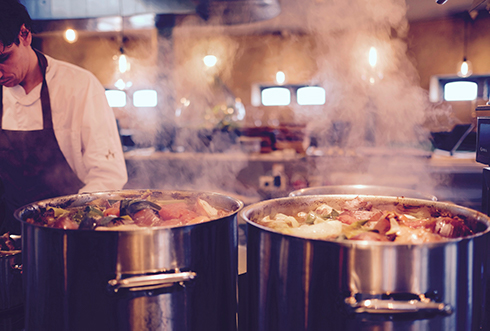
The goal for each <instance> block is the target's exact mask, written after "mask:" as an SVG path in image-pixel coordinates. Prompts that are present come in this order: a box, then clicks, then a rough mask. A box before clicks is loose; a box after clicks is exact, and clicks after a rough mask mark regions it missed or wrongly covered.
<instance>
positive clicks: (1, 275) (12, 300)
mask: <svg viewBox="0 0 490 331" xmlns="http://www.w3.org/2000/svg"><path fill="white" fill-rule="evenodd" d="M10 237H11V239H12V240H13V243H14V246H15V247H16V248H18V250H16V251H12V253H8V254H3V255H1V256H0V313H6V312H8V311H10V310H12V309H16V308H18V307H21V306H22V305H23V303H24V298H23V287H22V266H21V264H22V254H21V252H20V248H21V247H20V245H21V241H20V236H16V235H11V236H10Z"/></svg>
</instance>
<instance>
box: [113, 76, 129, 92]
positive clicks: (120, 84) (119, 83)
mask: <svg viewBox="0 0 490 331" xmlns="http://www.w3.org/2000/svg"><path fill="white" fill-rule="evenodd" d="M114 86H115V87H117V88H118V89H120V90H124V88H125V87H126V83H125V82H124V81H123V80H122V79H121V78H119V79H118V80H117V81H116V82H115V83H114Z"/></svg>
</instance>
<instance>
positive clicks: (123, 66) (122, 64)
mask: <svg viewBox="0 0 490 331" xmlns="http://www.w3.org/2000/svg"><path fill="white" fill-rule="evenodd" d="M118 65H119V72H120V73H125V72H126V71H129V68H130V67H129V62H128V58H127V57H126V55H124V54H121V55H119V59H118Z"/></svg>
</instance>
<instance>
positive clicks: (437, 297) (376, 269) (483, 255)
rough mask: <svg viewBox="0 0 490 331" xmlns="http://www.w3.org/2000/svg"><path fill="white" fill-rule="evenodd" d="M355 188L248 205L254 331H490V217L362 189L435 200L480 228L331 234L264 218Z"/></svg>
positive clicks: (335, 200)
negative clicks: (288, 228) (420, 240)
mask: <svg viewBox="0 0 490 331" xmlns="http://www.w3.org/2000/svg"><path fill="white" fill-rule="evenodd" d="M356 196H357V195H316V196H315V195H314V196H297V197H288V198H280V199H274V200H268V201H262V202H259V203H256V204H253V205H250V206H247V207H245V208H244V209H243V210H242V211H241V212H240V213H239V217H240V218H241V219H243V220H244V221H245V222H247V232H248V233H247V277H248V301H249V304H248V313H247V316H244V317H243V318H245V319H247V323H248V325H249V329H250V330H257V331H265V330H282V331H285V330H294V331H299V330H431V331H434V330H481V329H483V330H488V329H489V328H490V326H489V325H490V324H489V320H488V319H489V316H490V307H489V295H490V291H489V290H490V273H489V270H488V269H489V266H490V261H489V255H490V240H489V236H490V219H489V217H488V216H486V215H484V214H482V213H479V212H477V211H474V210H471V209H467V208H464V207H460V206H456V205H453V204H447V203H443V202H437V201H430V200H422V199H410V198H397V197H373V196H362V195H361V196H359V197H360V198H362V199H369V200H371V201H378V202H401V203H404V204H409V205H414V206H415V205H417V206H423V205H425V206H435V207H437V208H439V209H441V210H446V211H450V212H452V213H454V214H457V215H464V216H465V217H467V218H468V219H469V220H470V221H475V222H477V224H478V227H479V228H480V230H481V231H480V232H478V233H477V234H475V235H473V236H471V237H466V238H459V239H451V240H448V241H444V242H435V243H426V244H417V245H407V244H397V243H394V242H388V243H386V242H367V241H347V240H344V241H324V240H313V239H304V238H299V237H294V236H290V235H285V234H281V233H278V232H275V231H273V230H271V229H269V228H266V227H263V226H261V225H258V224H256V223H255V222H254V220H256V219H259V218H262V217H264V216H266V215H269V214H273V213H277V212H284V213H290V212H294V211H296V212H297V211H299V209H300V208H308V207H309V208H315V205H319V204H320V203H329V204H330V205H334V206H335V205H338V204H339V203H341V202H342V201H345V200H346V199H353V198H355V197H356Z"/></svg>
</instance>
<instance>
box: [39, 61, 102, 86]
mask: <svg viewBox="0 0 490 331" xmlns="http://www.w3.org/2000/svg"><path fill="white" fill-rule="evenodd" d="M46 58H47V59H48V68H47V71H46V75H47V76H48V79H49V78H50V77H49V76H51V78H61V79H77V80H88V81H90V80H94V79H96V78H95V75H94V74H92V73H91V72H90V71H88V70H87V69H85V68H82V67H79V66H77V65H75V64H72V63H69V62H66V61H62V60H58V59H55V58H52V57H50V56H46Z"/></svg>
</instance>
